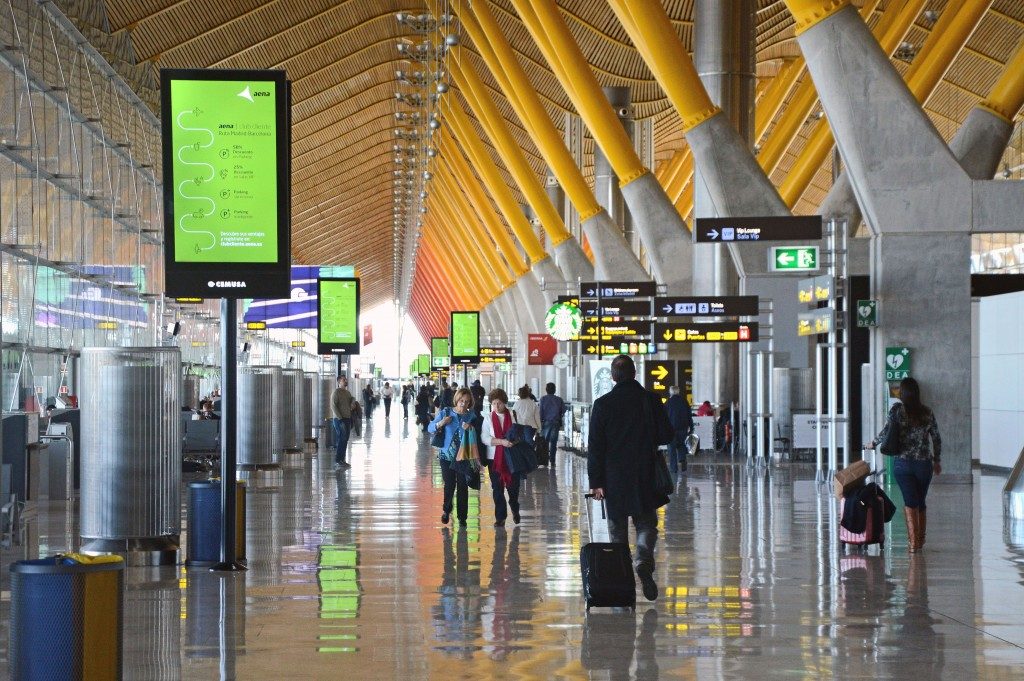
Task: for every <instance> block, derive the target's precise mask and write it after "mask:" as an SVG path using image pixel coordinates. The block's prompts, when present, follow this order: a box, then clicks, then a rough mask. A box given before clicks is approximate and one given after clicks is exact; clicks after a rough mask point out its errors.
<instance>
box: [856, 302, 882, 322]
mask: <svg viewBox="0 0 1024 681" xmlns="http://www.w3.org/2000/svg"><path fill="white" fill-rule="evenodd" d="M857 326H858V327H860V328H866V327H870V326H878V301H877V300H858V301H857Z"/></svg>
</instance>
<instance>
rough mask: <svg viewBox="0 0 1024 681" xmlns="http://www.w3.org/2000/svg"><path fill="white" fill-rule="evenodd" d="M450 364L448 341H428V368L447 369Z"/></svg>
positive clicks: (443, 339) (440, 339) (436, 339)
mask: <svg viewBox="0 0 1024 681" xmlns="http://www.w3.org/2000/svg"><path fill="white" fill-rule="evenodd" d="M450 364H451V360H450V359H449V357H448V339H447V338H431V339H430V366H431V367H433V368H434V369H447V368H448V366H449V365H450Z"/></svg>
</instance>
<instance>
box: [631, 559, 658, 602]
mask: <svg viewBox="0 0 1024 681" xmlns="http://www.w3.org/2000/svg"><path fill="white" fill-rule="evenodd" d="M636 576H637V577H639V578H640V585H641V587H642V590H643V593H644V598H646V599H647V600H649V601H656V600H658V585H657V584H656V583H655V582H654V568H652V567H650V566H647V565H641V566H639V567H637V569H636Z"/></svg>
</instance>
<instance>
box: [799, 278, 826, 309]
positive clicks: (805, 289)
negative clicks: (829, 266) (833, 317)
mask: <svg viewBox="0 0 1024 681" xmlns="http://www.w3.org/2000/svg"><path fill="white" fill-rule="evenodd" d="M833 284H834V282H833V281H832V277H831V276H829V275H827V274H822V275H821V276H817V277H811V278H809V279H801V280H800V282H799V283H798V289H797V300H799V301H800V302H801V303H827V302H828V301H830V300H832V288H833Z"/></svg>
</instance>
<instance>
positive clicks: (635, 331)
mask: <svg viewBox="0 0 1024 681" xmlns="http://www.w3.org/2000/svg"><path fill="white" fill-rule="evenodd" d="M598 333H600V335H602V336H606V337H612V336H615V337H619V336H650V335H651V325H650V323H647V324H632V323H628V322H622V323H619V324H600V325H598V324H588V325H586V326H584V327H583V331H582V332H581V335H580V338H581V339H582V338H584V337H586V336H597V335H598ZM605 340H607V338H606V339H605Z"/></svg>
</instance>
